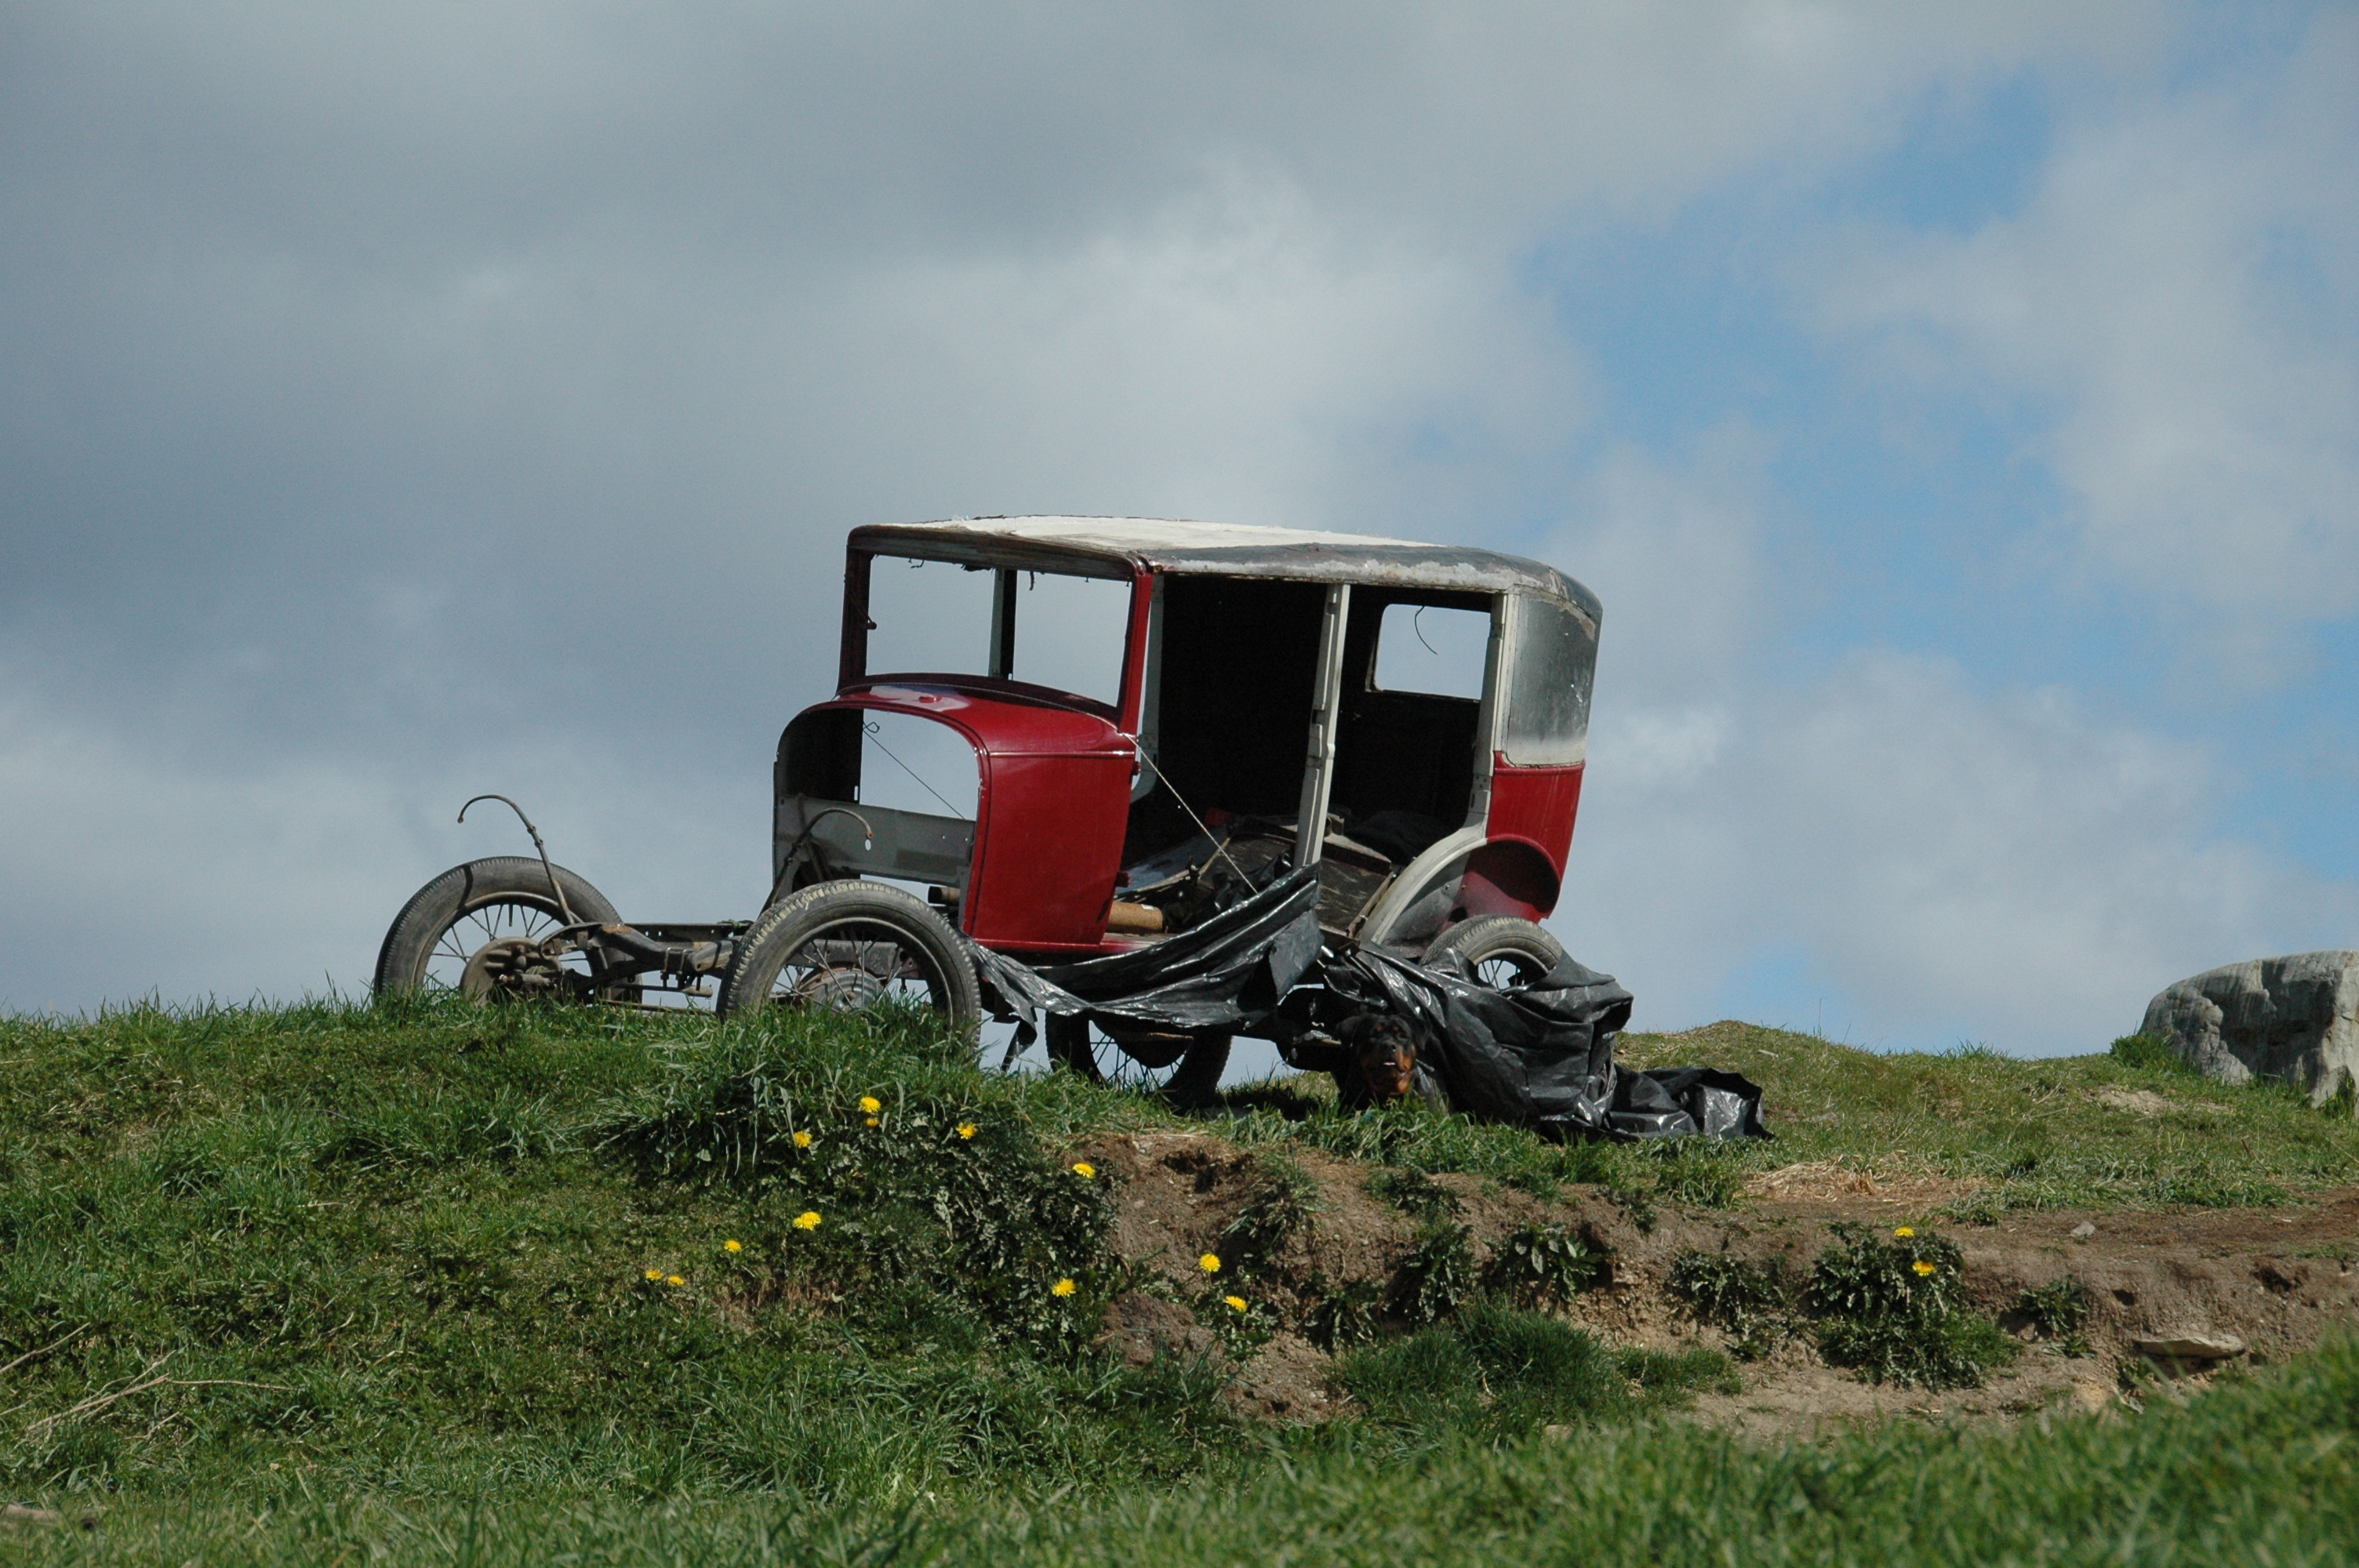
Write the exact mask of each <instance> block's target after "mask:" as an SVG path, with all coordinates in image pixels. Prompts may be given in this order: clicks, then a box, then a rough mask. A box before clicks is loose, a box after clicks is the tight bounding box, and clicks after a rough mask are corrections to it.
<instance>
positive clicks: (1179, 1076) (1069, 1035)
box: [1045, 1017, 1231, 1105]
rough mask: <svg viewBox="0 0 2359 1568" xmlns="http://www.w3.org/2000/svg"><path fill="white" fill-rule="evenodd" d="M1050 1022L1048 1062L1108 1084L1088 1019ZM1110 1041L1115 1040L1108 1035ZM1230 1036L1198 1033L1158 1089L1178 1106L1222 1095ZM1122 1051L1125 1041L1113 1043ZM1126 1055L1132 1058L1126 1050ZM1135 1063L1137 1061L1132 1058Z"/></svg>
mask: <svg viewBox="0 0 2359 1568" xmlns="http://www.w3.org/2000/svg"><path fill="white" fill-rule="evenodd" d="M1045 1022H1046V1023H1047V1026H1048V1027H1047V1031H1046V1033H1047V1035H1048V1046H1049V1065H1051V1066H1052V1067H1060V1068H1062V1069H1064V1070H1065V1071H1067V1072H1070V1073H1078V1074H1080V1075H1081V1076H1082V1077H1084V1078H1087V1079H1089V1080H1090V1082H1092V1083H1093V1084H1102V1083H1103V1082H1105V1073H1104V1071H1103V1069H1102V1068H1101V1067H1099V1065H1098V1058H1097V1053H1096V1051H1094V1050H1093V1049H1092V1047H1091V1045H1090V1025H1089V1021H1088V1020H1087V1019H1082V1018H1053V1017H1052V1018H1049V1019H1048V1020H1046V1021H1045ZM1108 1038H1109V1039H1111V1038H1112V1037H1111V1036H1109V1037H1108ZM1230 1043H1231V1041H1230V1036H1228V1035H1226V1034H1199V1035H1198V1036H1196V1038H1195V1040H1194V1041H1193V1042H1192V1043H1190V1045H1189V1047H1188V1049H1187V1050H1186V1052H1184V1053H1183V1054H1181V1055H1180V1065H1178V1066H1177V1067H1176V1068H1174V1069H1173V1070H1172V1073H1171V1076H1169V1077H1168V1078H1166V1079H1164V1080H1163V1085H1162V1087H1161V1088H1159V1089H1158V1090H1157V1092H1158V1094H1161V1095H1162V1096H1163V1097H1164V1098H1167V1099H1169V1100H1170V1101H1171V1102H1172V1103H1173V1104H1175V1105H1210V1104H1211V1103H1212V1101H1213V1100H1214V1099H1216V1098H1219V1096H1220V1092H1221V1075H1222V1074H1223V1073H1224V1072H1226V1071H1228V1067H1229V1045H1230ZM1113 1044H1114V1049H1115V1050H1117V1051H1121V1050H1122V1049H1123V1047H1122V1042H1120V1041H1119V1040H1115V1041H1114V1042H1113ZM1123 1054H1125V1055H1129V1053H1128V1052H1127V1051H1124V1052H1123ZM1133 1059H1134V1060H1136V1058H1133Z"/></svg>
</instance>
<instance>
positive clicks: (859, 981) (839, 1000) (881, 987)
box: [795, 967, 885, 1012]
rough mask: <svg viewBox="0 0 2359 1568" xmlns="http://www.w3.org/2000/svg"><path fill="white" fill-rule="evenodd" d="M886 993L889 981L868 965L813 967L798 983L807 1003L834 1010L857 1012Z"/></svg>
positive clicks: (797, 993) (803, 998)
mask: <svg viewBox="0 0 2359 1568" xmlns="http://www.w3.org/2000/svg"><path fill="white" fill-rule="evenodd" d="M884 994H885V982H884V981H883V980H881V979H877V978H876V977H875V975H872V974H870V973H869V972H868V970H867V969H866V968H834V967H830V968H822V969H813V970H812V971H811V972H810V974H808V975H806V976H804V977H803V979H801V980H800V981H799V982H798V983H797V984H796V986H795V995H796V996H797V997H798V998H799V999H800V1000H801V1001H802V1003H803V1005H804V1006H806V1007H815V1008H821V1009H824V1010H825V1011H830V1012H857V1011H860V1010H861V1009H862V1008H864V1007H866V1006H868V1005H869V1004H870V1003H872V1002H874V1001H875V1000H876V999H877V998H879V997H881V996H883V995H884Z"/></svg>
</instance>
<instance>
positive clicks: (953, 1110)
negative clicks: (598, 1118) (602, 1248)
mask: <svg viewBox="0 0 2359 1568" xmlns="http://www.w3.org/2000/svg"><path fill="white" fill-rule="evenodd" d="M861 1022H863V1023H866V1022H867V1021H866V1020H865V1019H864V1020H862V1021H861ZM896 1022H897V1021H895V1020H893V1019H892V1018H890V1017H889V1015H888V1016H886V1017H884V1018H881V1019H880V1020H879V1021H878V1022H877V1024H876V1025H875V1027H877V1028H880V1029H882V1030H885V1031H888V1032H891V1033H899V1031H898V1030H897V1027H896ZM924 1039H925V1036H923V1035H922V1033H921V1034H920V1036H919V1040H920V1041H923V1040H924ZM796 1044H804V1043H803V1042H798V1041H795V1040H793V1039H791V1038H788V1037H781V1036H780V1035H778V1034H776V1033H766V1034H752V1035H747V1034H736V1033H726V1032H724V1033H722V1034H721V1035H720V1036H719V1037H718V1038H716V1039H711V1040H707V1041H703V1042H699V1043H698V1044H697V1045H696V1046H694V1047H690V1048H682V1049H681V1050H679V1051H677V1052H675V1053H674V1054H673V1059H672V1061H671V1063H670V1065H671V1067H672V1072H671V1073H670V1075H669V1077H668V1078H667V1080H666V1081H665V1082H664V1083H663V1084H662V1085H661V1087H658V1088H657V1089H655V1090H652V1091H649V1092H647V1093H645V1094H643V1095H642V1097H641V1098H639V1099H638V1100H636V1101H635V1102H633V1103H631V1104H629V1105H628V1106H626V1107H625V1108H622V1109H620V1110H618V1111H616V1112H614V1113H613V1114H612V1115H610V1117H609V1118H608V1119H607V1120H606V1122H605V1123H604V1125H603V1127H602V1128H600V1130H599V1132H600V1141H601V1143H602V1145H603V1147H604V1148H606V1149H608V1150H611V1151H613V1152H619V1153H622V1154H625V1156H627V1157H628V1158H629V1159H631V1160H632V1162H634V1163H635V1164H636V1166H637V1167H638V1169H639V1171H640V1173H641V1176H642V1179H643V1180H644V1181H646V1182H647V1183H649V1184H656V1185H661V1184H667V1183H676V1184H683V1185H686V1186H688V1187H690V1188H691V1189H695V1188H704V1189H711V1188H715V1187H718V1188H722V1189H724V1190H727V1191H731V1192H734V1194H736V1195H738V1196H739V1197H741V1198H742V1199H743V1200H744V1201H745V1203H746V1205H747V1209H746V1216H747V1217H746V1226H747V1229H748V1230H749V1232H750V1233H751V1234H752V1236H753V1237H754V1238H755V1249H754V1254H753V1256H754V1258H755V1259H756V1260H766V1261H769V1262H771V1263H772V1264H773V1266H774V1267H775V1269H776V1271H777V1283H778V1287H779V1288H780V1289H782V1290H787V1291H790V1292H793V1293H796V1294H799V1295H802V1296H805V1297H809V1298H811V1299H814V1300H817V1301H820V1302H823V1303H832V1304H833V1305H834V1306H835V1307H836V1309H837V1310H838V1311H839V1312H840V1313H842V1314H846V1315H849V1316H852V1317H854V1318H857V1319H859V1320H860V1321H862V1322H864V1323H866V1324H867V1325H869V1326H871V1327H882V1328H889V1329H891V1330H892V1331H894V1332H896V1333H918V1334H923V1333H926V1332H938V1333H940V1334H944V1335H947V1336H950V1337H951V1338H952V1339H963V1338H969V1337H972V1336H973V1333H974V1332H975V1330H976V1329H977V1327H979V1328H980V1330H981V1332H982V1333H983V1334H984V1336H985V1337H989V1338H997V1339H1001V1340H1011V1339H1012V1340H1020V1341H1023V1342H1025V1343H1027V1344H1028V1345H1031V1346H1034V1347H1036V1348H1039V1349H1054V1350H1058V1351H1060V1352H1062V1353H1068V1354H1070V1353H1071V1352H1072V1351H1074V1350H1076V1349H1078V1347H1079V1346H1080V1344H1081V1343H1082V1340H1083V1339H1084V1338H1085V1337H1086V1332H1085V1331H1086V1329H1087V1327H1088V1326H1089V1325H1090V1324H1091V1323H1092V1321H1093V1309H1094V1308H1097V1307H1101V1306H1103V1299H1104V1296H1105V1293H1106V1289H1105V1288H1106V1284H1107V1281H1109V1279H1110V1278H1111V1273H1110V1263H1111V1260H1110V1257H1109V1255H1108V1253H1107V1249H1106V1246H1105V1233H1106V1229H1107V1227H1108V1226H1109V1224H1110V1223H1111V1222H1112V1220H1113V1217H1114V1206H1113V1200H1112V1197H1111V1195H1110V1194H1109V1192H1108V1190H1107V1189H1108V1181H1107V1179H1106V1178H1105V1177H1103V1175H1101V1173H1099V1172H1098V1171H1097V1170H1096V1168H1095V1167H1094V1166H1092V1165H1090V1164H1089V1163H1088V1162H1060V1161H1058V1160H1056V1159H1053V1158H1051V1157H1050V1155H1049V1152H1048V1150H1047V1149H1046V1147H1045V1146H1043V1145H1042V1144H1041V1143H1040V1141H1039V1140H1038V1137H1037V1136H1036V1135H1035V1134H1034V1133H1033V1131H1032V1130H1031V1129H1030V1128H1029V1127H1028V1126H1027V1125H1026V1123H1025V1122H1024V1121H1023V1119H1020V1118H1018V1117H1016V1116H1014V1115H1012V1114H1007V1113H1006V1110H1005V1108H1002V1109H1000V1111H999V1113H998V1114H994V1112H993V1110H992V1109H990V1108H984V1106H982V1105H980V1104H978V1102H977V1096H976V1093H975V1086H974V1084H973V1079H972V1076H971V1075H962V1074H957V1073H951V1072H944V1071H939V1070H938V1071H937V1072H934V1073H928V1072H926V1071H925V1070H924V1065H925V1053H924V1052H923V1051H921V1050H920V1051H916V1052H913V1053H912V1054H914V1055H915V1056H916V1058H917V1061H916V1067H917V1070H915V1071H912V1070H911V1064H909V1063H908V1061H907V1059H906V1058H905V1059H904V1060H903V1061H901V1062H894V1061H893V1059H892V1058H891V1057H884V1058H882V1059H881V1060H880V1059H877V1058H875V1057H870V1058H867V1059H862V1058H861V1057H858V1056H853V1057H850V1058H849V1059H847V1056H846V1055H845V1054H835V1055H834V1057H833V1059H832V1060H831V1059H830V1057H829V1056H828V1055H827V1054H821V1053H816V1052H811V1051H808V1050H802V1051H798V1050H795V1049H793V1046H794V1045H796ZM894 1044H895V1046H896V1047H897V1048H900V1049H906V1048H907V1047H908V1043H906V1042H901V1041H898V1040H896V1041H895V1042H894ZM788 1216H793V1218H792V1219H791V1220H789V1219H788V1218H787V1217H788ZM929 1320H931V1321H932V1322H933V1327H932V1329H931V1330H929V1329H928V1328H927V1326H926V1325H927V1324H928V1323H929Z"/></svg>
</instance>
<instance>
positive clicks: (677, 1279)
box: [664, 1274, 688, 1285]
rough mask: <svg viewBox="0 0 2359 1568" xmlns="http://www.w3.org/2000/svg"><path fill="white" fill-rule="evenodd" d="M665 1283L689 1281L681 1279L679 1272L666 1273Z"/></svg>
mask: <svg viewBox="0 0 2359 1568" xmlns="http://www.w3.org/2000/svg"><path fill="white" fill-rule="evenodd" d="M664 1283H665V1284H667V1285H684V1284H686V1283H688V1281H686V1280H683V1279H681V1278H680V1277H679V1275H678V1274H666V1275H665V1276H664Z"/></svg>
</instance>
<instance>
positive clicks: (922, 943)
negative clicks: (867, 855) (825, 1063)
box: [713, 879, 983, 1029]
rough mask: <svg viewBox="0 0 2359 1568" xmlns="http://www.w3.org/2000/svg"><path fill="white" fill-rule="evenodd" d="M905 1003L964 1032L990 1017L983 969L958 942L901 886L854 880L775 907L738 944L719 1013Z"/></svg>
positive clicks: (818, 887)
mask: <svg viewBox="0 0 2359 1568" xmlns="http://www.w3.org/2000/svg"><path fill="white" fill-rule="evenodd" d="M886 1000H904V1001H908V1002H914V1003H916V1004H918V1005H919V1006H923V1007H930V1008H932V1009H933V1010H934V1011H937V1012H940V1013H946V1014H948V1015H949V1017H950V1018H951V1022H954V1023H956V1024H957V1025H958V1026H959V1027H961V1028H962V1029H973V1027H974V1026H975V1024H976V1022H978V1021H979V1020H980V1019H981V1017H982V1015H983V996H982V991H981V989H980V987H979V986H978V985H977V983H976V981H975V978H974V965H973V962H972V961H970V960H969V959H968V957H967V956H966V949H965V948H963V947H962V946H960V945H959V939H958V934H957V933H956V932H954V931H952V930H951V928H950V927H949V926H947V925H943V924H942V921H941V917H940V915H937V914H935V913H934V912H933V911H932V910H930V909H928V908H927V907H926V906H925V905H924V904H922V903H919V902H918V901H917V900H916V899H914V898H911V897H910V896H909V895H908V893H906V892H902V891H901V890H900V889H898V888H890V887H882V886H879V885H878V884H877V883H875V882H869V881H858V880H856V879H846V880H843V881H825V882H820V883H818V884H816V885H815V886H812V887H807V888H805V889H803V890H802V891H801V892H798V893H792V894H789V895H788V896H787V897H786V898H783V899H780V900H779V901H778V902H777V903H774V904H772V905H771V906H770V907H769V909H768V911H767V912H766V913H765V914H763V916H762V918H761V919H760V920H758V921H756V923H755V925H754V929H753V930H751V931H748V932H747V933H746V934H745V935H744V936H742V937H740V938H739V939H738V942H737V953H736V957H734V958H732V959H731V960H730V963H729V972H728V973H727V974H726V975H724V976H723V977H722V980H721V996H720V998H719V1000H717V1001H716V1002H715V1003H714V1009H713V1010H714V1011H716V1012H718V1013H720V1014H721V1016H723V1018H728V1017H733V1016H734V1015H736V1014H739V1013H745V1012H752V1011H756V1009H759V1008H764V1007H802V1008H817V1009H820V1010H822V1011H832V1012H856V1011H859V1010H861V1009H862V1008H865V1007H869V1006H873V1005H874V1004H875V1003H877V1002H880V1001H886Z"/></svg>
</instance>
